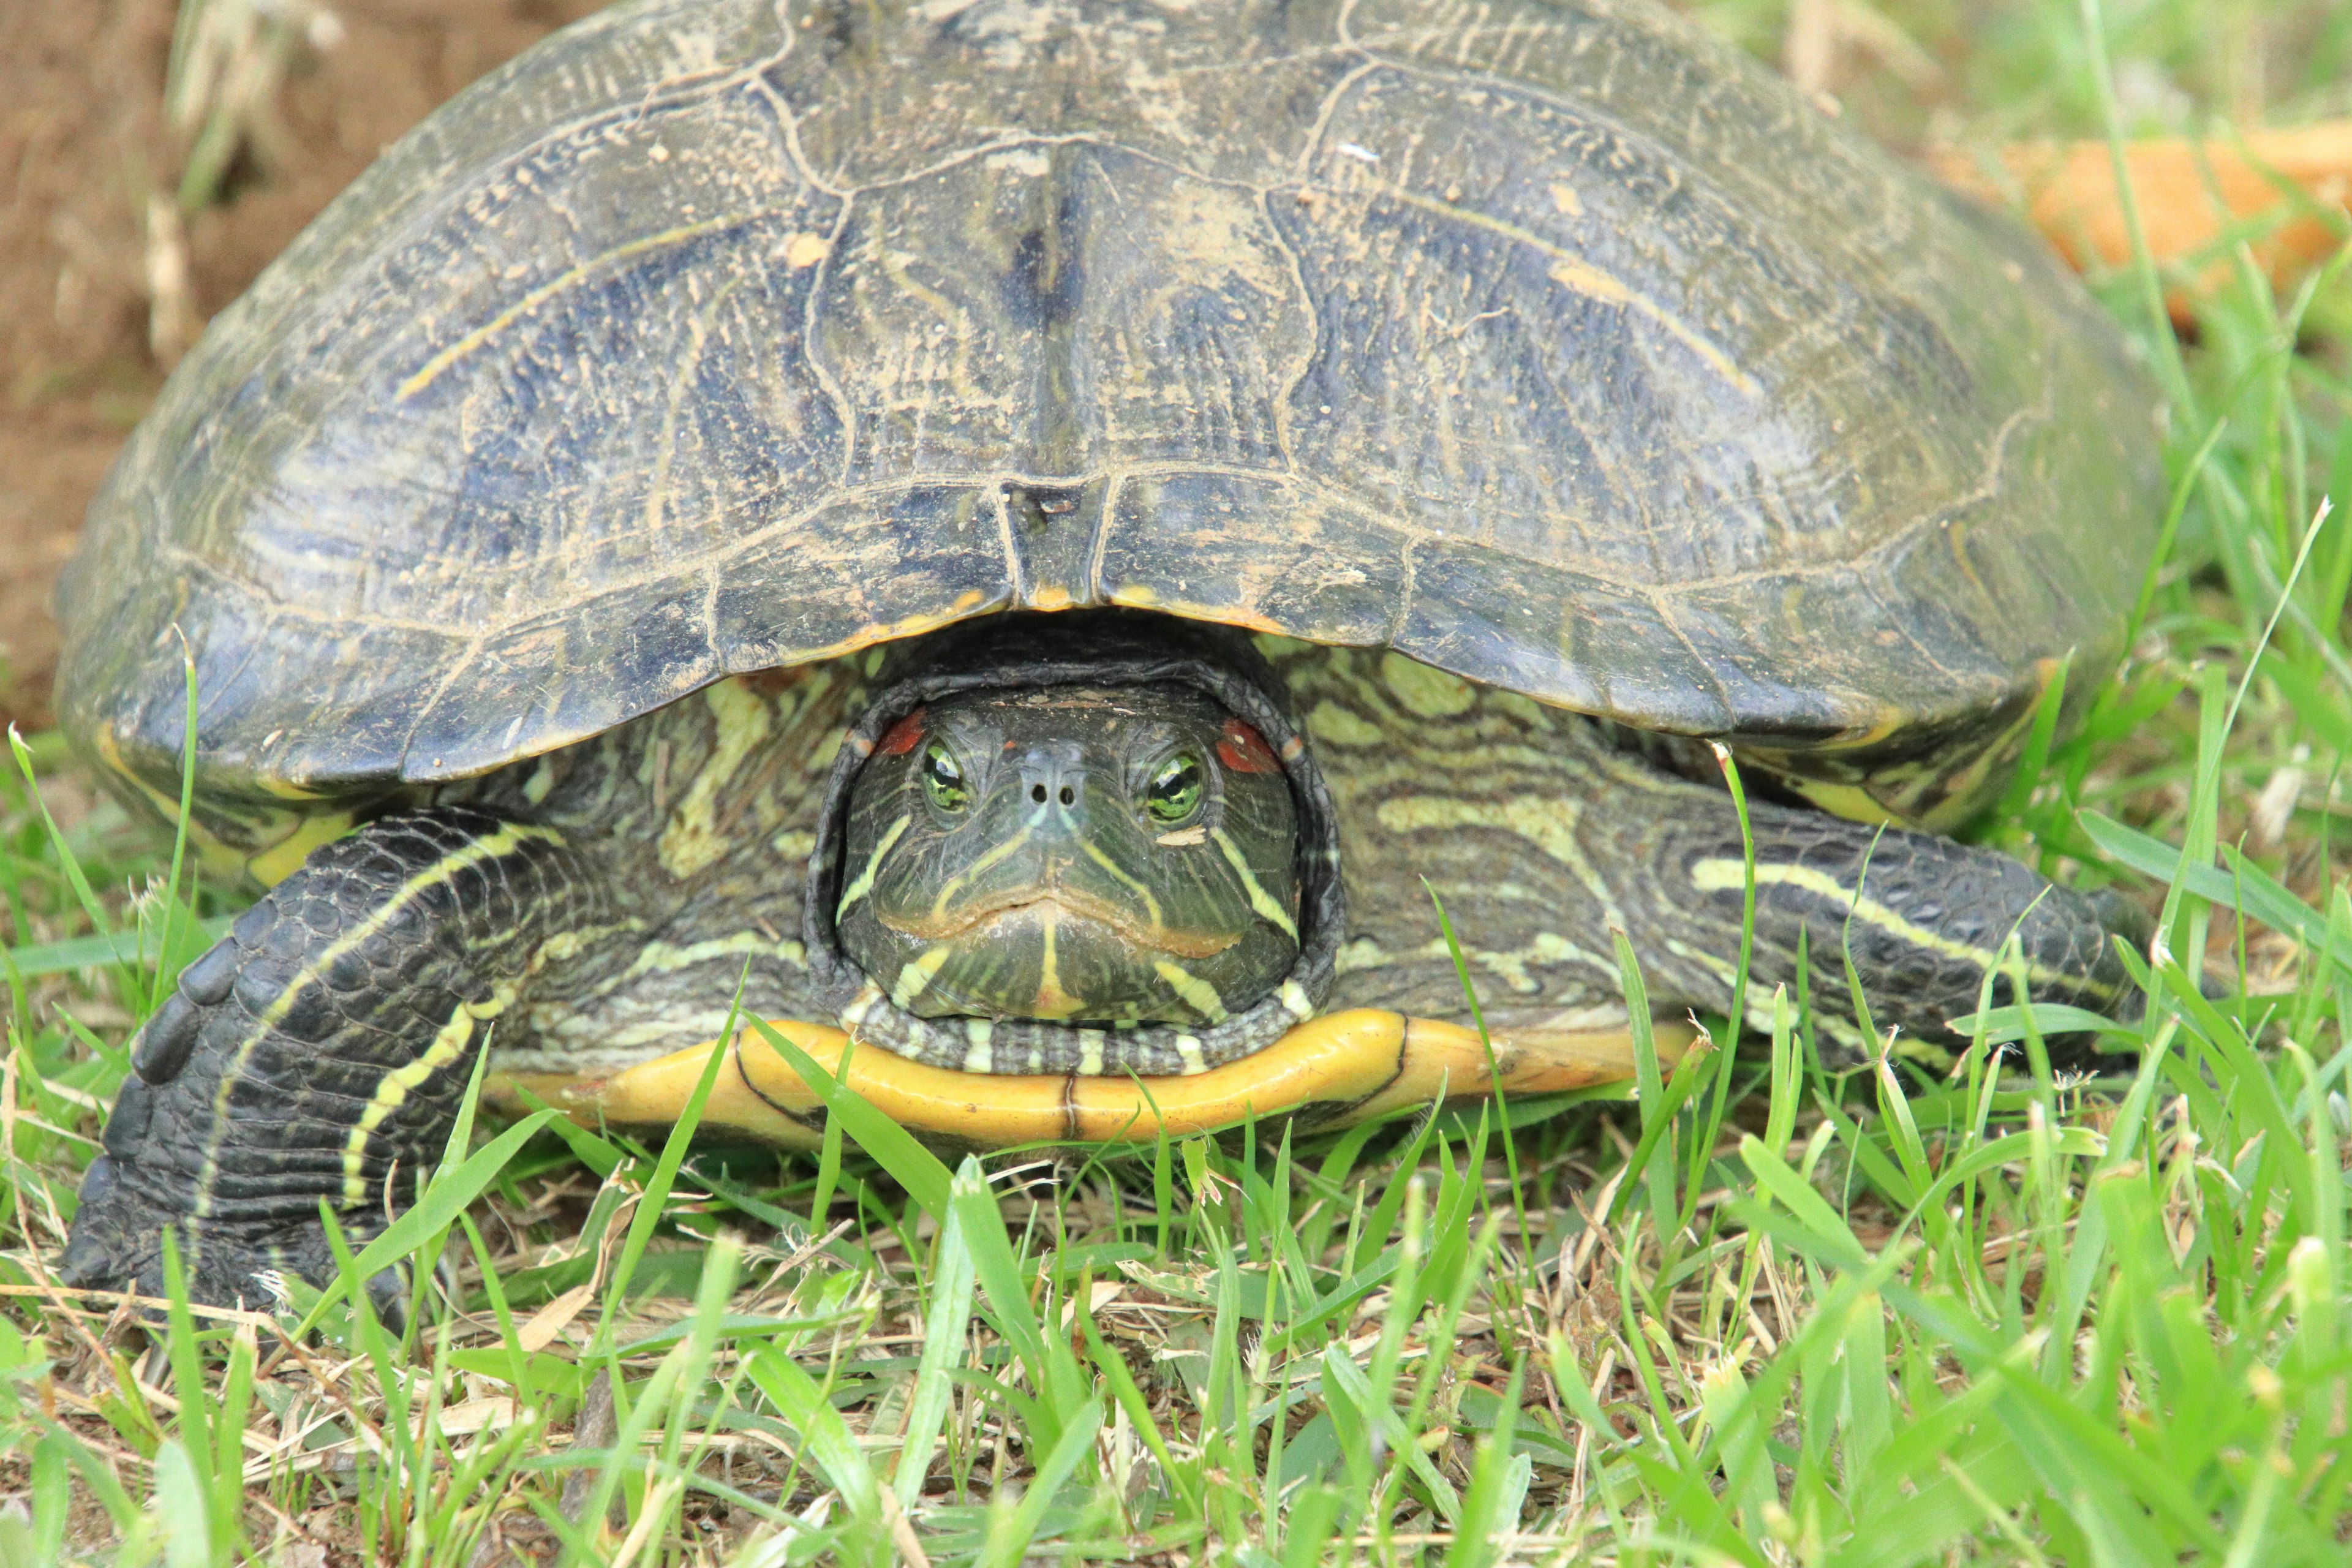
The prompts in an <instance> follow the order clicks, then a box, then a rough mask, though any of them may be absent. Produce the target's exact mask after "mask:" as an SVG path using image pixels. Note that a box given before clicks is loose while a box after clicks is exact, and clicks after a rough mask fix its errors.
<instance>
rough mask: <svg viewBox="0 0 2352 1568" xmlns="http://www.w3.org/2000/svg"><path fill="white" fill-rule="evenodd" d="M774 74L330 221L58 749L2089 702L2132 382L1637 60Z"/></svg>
mask: <svg viewBox="0 0 2352 1568" xmlns="http://www.w3.org/2000/svg"><path fill="white" fill-rule="evenodd" d="M803 16H804V19H805V20H806V21H807V22H808V23H809V24H810V25H808V26H798V25H797V19H790V20H793V24H794V25H787V22H788V18H786V17H785V16H783V15H782V12H781V11H780V9H779V8H777V7H775V6H772V5H769V4H767V3H766V0H756V3H755V0H690V3H688V0H669V3H658V4H644V3H640V4H636V5H622V6H619V7H616V8H615V9H614V10H613V11H611V12H607V13H604V14H603V15H601V16H598V17H597V18H595V19H594V21H593V23H592V24H590V25H588V26H583V27H580V28H574V29H568V30H566V31H565V32H564V33H562V34H561V35H558V36H557V37H554V38H551V40H549V41H548V42H547V43H546V44H545V45H543V46H541V47H540V48H538V49H535V50H533V51H531V52H530V53H529V54H527V55H525V56H523V57H520V58H518V59H517V60H516V61H514V62H513V63H511V64H510V65H509V66H508V67H507V68H503V69H502V70H501V71H499V72H498V73H496V74H494V75H493V76H492V77H491V78H489V79H486V80H485V81H484V82H483V83H481V84H479V85H478V86H477V87H476V88H474V89H469V90H468V91H467V92H466V93H465V94H463V95H461V96H460V98H459V99H457V100H455V101H453V102H452V103H451V104H450V105H448V106H446V108H445V109H444V110H441V111H440V112H438V113H436V115H435V116H433V117H432V118H431V119H430V120H428V121H426V122H425V124H424V125H423V126H421V127H420V128H419V129H418V130H417V131H416V132H414V133H413V134H412V135H411V136H409V137H408V138H406V139H404V141H403V142H401V143H399V144H398V145H397V146H396V147H395V148H394V150H392V151H391V152H390V153H388V154H387V155H386V156H385V158H384V159H383V160H382V161H381V162H380V163H379V164H378V165H377V166H376V167H375V168H374V169H373V170H372V171H371V172H370V173H369V174H366V175H365V176H363V177H362V179H361V181H360V182H358V183H357V184H355V185H354V186H353V187H352V191H350V192H349V193H347V194H346V195H344V196H343V197H342V198H341V199H339V200H338V202H337V203H336V204H335V205H333V206H332V207H331V209H330V210H329V212H328V213H327V214H326V215H324V216H322V217H321V218H320V221H319V222H318V223H317V224H315V225H314V226H312V227H311V229H310V230H309V231H307V232H306V233H305V235H304V236H303V237H302V238H301V239H300V240H299V241H298V242H297V243H296V244H295V246H294V247H291V248H290V249H289V252H288V254H287V255H286V256H285V257H284V258H281V260H280V261H279V262H278V263H277V264H276V265H275V266H274V267H273V268H271V269H270V270H269V271H268V273H267V274H265V276H264V278H263V279H261V281H260V282H259V283H257V285H256V287H255V289H253V291H252V292H251V293H250V294H249V295H248V296H247V299H246V300H243V301H241V302H239V303H238V304H237V305H236V306H234V307H232V308H231V309H230V310H227V311H226V312H224V313H223V315H222V317H221V318H220V319H219V320H218V321H215V325H214V327H213V330H212V331H210V332H208V333H207V335H206V337H205V341H204V342H203V343H202V344H201V345H200V346H199V347H198V349H197V351H196V352H195V353H194V354H192V355H191V356H190V358H189V360H188V361H187V363H185V364H184V365H183V367H182V368H181V370H180V371H179V372H178V373H177V374H175V375H174V377H173V381H172V382H171V384H169V385H168V386H167V388H166V389H165V392H164V394H163V396H162V397H161V399H160V400H159V402H158V405H157V407H156V410H155V413H154V415H153V416H152V417H151V419H150V420H149V421H148V423H147V424H146V425H145V426H142V430H141V431H140V432H139V433H138V434H137V435H136V436H135V437H134V438H133V440H132V441H131V445H130V446H129V447H128V448H127V449H126V452H125V454H124V457H123V458H122V459H121V463H120V464H119V465H118V467H117V468H116V470H115V472H114V475H113V476H112V478H111V479H110V482H109V484H108V486H107V488H106V489H105V490H104V491H103V493H102V494H101V495H100V499H99V500H98V501H97V503H96V504H95V505H94V507H93V509H92V513H91V524H90V528H89V532H88V538H87V541H86V543H85V545H84V549H83V553H82V555H81V556H80V557H79V560H78V562H77V563H76V564H75V565H74V567H73V568H72V569H71V571H70V572H69V574H68V579H67V581H66V584H65V586H64V588H63V591H62V595H63V619H64V622H65V625H66V628H67V637H68V643H67V649H66V653H65V656H64V659H63V663H62V667H61V673H60V677H59V686H58V696H59V702H60V707H61V710H62V711H63V715H64V717H65V719H66V721H67V722H68V724H69V725H71V726H72V727H74V728H75V729H76V730H78V731H81V732H83V733H85V734H89V735H97V736H102V737H103V739H104V745H103V746H101V748H100V749H101V750H102V751H109V752H110V754H112V755H115V756H119V757H120V758H121V762H122V764H123V766H125V767H126V768H127V769H129V770H130V771H131V772H132V773H135V774H138V775H139V776H141V777H142V778H149V779H154V780H162V781H166V782H169V781H172V780H175V779H176V776H177V772H178V763H177V753H178V751H179V747H180V742H181V736H180V732H179V731H180V725H181V714H182V711H183V709H184V695H183V685H182V675H181V667H180V658H179V650H178V645H177V642H176V640H175V639H173V638H172V637H169V635H168V634H169V630H170V628H171V627H172V626H179V627H181V628H182V629H183V630H184V632H185V633H186V634H187V636H188V638H189V646H190V648H191V650H192V653H193V655H194V661H195V666H196V671H197V679H198V685H199V695H200V700H201V703H202V719H201V725H200V764H201V771H202V773H203V785H202V789H203V792H204V793H205V795H206V796H207V798H215V797H218V798H224V799H226V798H228V797H231V796H238V797H240V798H242V797H243V796H251V795H257V793H267V790H266V787H265V786H267V785H268V784H271V783H273V782H277V783H295V784H300V785H301V786H302V787H304V788H305V789H306V790H311V791H314V792H315V793H317V794H319V795H323V796H332V795H336V794H337V793H338V792H350V791H358V790H362V789H367V788H381V787H387V786H390V785H392V784H398V783H403V782H425V781H431V780H436V779H443V778H450V777H456V776H461V775H463V774H466V773H478V772H480V771H482V770H484V769H487V768H490V767H495V766H498V765H499V764H501V763H506V762H509V761H512V760H514V759H516V758H518V757H520V756H526V755H530V754H533V753H536V752H544V751H547V750H550V749H551V748H553V747H556V746H559V745H562V744H564V743H566V742H571V741H572V740H576V739H578V738H580V737H582V736H583V735H586V734H590V733H593V732H595V731H599V730H602V729H604V728H606V727H609V726H611V725H613V724H615V723H618V722H621V721H625V720H627V719H629V718H632V717H634V716H635V715H637V714H639V713H642V712H645V711H647V710H650V709H652V708H654V707H656V706H658V705H660V704H661V703H663V702H667V701H669V700H675V699H676V698H677V697H678V696H681V695H683V694H685V693H686V692H688V691H690V690H693V689H696V688H698V687H699V686H702V685H705V684H707V683H708V682H709V681H711V680H714V679H719V678H720V677H721V676H723V675H726V674H728V673H730V672H742V671H748V670H753V669H759V668H768V667H772V666H776V665H782V664H791V663H793V662H796V661H801V660H805V659H810V658H820V657H824V656H825V655H828V654H832V653H837V652H841V651H845V650H846V649H849V648H853V647H860V646H864V645H866V644H869V643H872V642H875V641H878V640H885V639H887V638H890V637H902V636H907V635H911V634H912V633H913V632H914V631H918V630H920V629H922V628H924V627H927V626H934V625H938V624H942V623H943V622H945V621H948V620H951V619H954V618H957V617H960V616H970V615H978V614H984V613H987V612H989V611H992V610H995V609H1001V608H1008V607H1019V606H1032V607H1061V606H1067V605H1086V604H1101V603H1109V602H1120V603H1129V604H1152V605H1159V606H1160V607H1162V608H1167V609H1171V610H1173V611H1175V612H1177V613H1180V614H1185V615H1193V616H1203V617H1207V618H1212V619H1216V620H1222V621H1227V622H1231V623H1233V624H1236V625H1242V626H1251V627H1254V628H1256V629H1260V630H1265V631H1275V632H1281V633H1286V634H1288V635H1291V636H1296V637H1304V638H1307V639H1310V640H1316V641H1324V642H1333V643H1346V644H1360V645H1387V646H1391V647H1395V648H1397V649H1398V650H1400V651H1402V652H1404V653H1406V654H1409V655H1411V656H1412V657H1413V658H1419V659H1421V660H1423V661H1424V662H1426V663H1429V664H1432V665H1434V666H1437V667H1440V668H1444V669H1447V670H1450V671H1453V672H1454V673H1455V674H1458V675H1460V676H1463V677H1465V678H1468V679H1475V680H1479V681H1483V682H1487V683H1490V684H1493V685H1496V686H1501V687H1505V688H1507V689H1512V690H1515V691H1517V692H1521V693H1524V694H1526V695H1528V696H1531V697H1534V698H1537V699H1539V700H1544V701H1547V702H1551V703H1557V704H1560V705H1564V706H1568V707H1573V708H1578V709H1582V710H1588V711H1591V712H1594V713H1598V714H1601V715H1603V716H1605V717H1609V718H1612V719H1615V720H1619V721H1623V722H1625V723H1628V724H1633V725H1636V726H1640V727H1643V728H1646V729H1652V730H1660V731H1672V732H1675V733H1679V734H1685V735H1693V736H1706V737H1714V738H1722V739H1726V740H1728V741H1731V742H1745V743H1748V744H1750V745H1755V746H1767V747H1778V748H1780V750H1781V751H1782V752H1785V753H1786V755H1787V756H1788V758H1790V759H1791V761H1790V765H1791V766H1793V767H1797V768H1799V769H1800V770H1801V769H1802V768H1804V767H1806V766H1809V765H1811V763H1809V762H1808V761H1807V759H1809V758H1811V757H1815V756H1817V755H1825V754H1828V753H1831V752H1835V753H1837V754H1838V755H1839V758H1840V760H1839V761H1838V763H1836V765H1835V767H1834V768H1831V769H1830V771H1832V772H1838V773H1841V776H1843V773H1846V772H1852V771H1855V770H1860V771H1862V772H1864V773H1866V772H1867V770H1868V769H1869V768H1870V767H1871V766H1872V765H1874V761H1873V759H1874V758H1879V759H1881V760H1884V761H1885V762H1886V763H1887V764H1888V765H1893V764H1894V763H1895V762H1896V761H1898V760H1900V759H1899V758H1898V757H1897V752H1903V754H1904V755H1905V756H1908V755H1911V754H1912V753H1913V752H1916V748H1917V744H1918V743H1921V739H1922V738H1923V737H1926V738H1929V739H1930V740H1932V742H1933V743H1935V744H1938V745H1945V746H1958V745H1961V744H1963V743H1965V742H1966V740H1967V738H1968V737H1971V736H1977V735H1979V734H1980V733H1983V732H1994V733H2000V734H2005V733H2007V728H2006V725H2007V720H2006V718H2002V719H2001V720H2000V724H1998V725H1995V726H1994V730H1993V731H1986V723H1985V722H1984V721H1986V719H1987V716H1988V715H1991V716H1996V717H1998V716H2002V715H2008V714H2011V713H2013V712H2014V711H2015V710H2016V705H2017V703H2018V702H2019V701H2020V700H2030V694H2031V693H2032V692H2034V691H2038V690H2039V689H2040V687H2039V682H2040V679H2041V677H2040V676H2039V675H2038V674H2037V673H2036V672H2037V671H2039V670H2040V669H2042V668H2044V666H2045V665H2046V664H2047V663H2048V661H2050V660H2052V659H2055V658H2065V657H2068V656H2069V654H2070V653H2071V654H2072V655H2073V657H2074V658H2075V660H2076V665H2075V668H2076V671H2077V673H2078V675H2080V674H2082V673H2084V672H2086V671H2087V670H2088V669H2089V668H2092V667H2094V666H2098V665H2103V664H2104V663H2105V660H2107V659H2108V658H2112V657H2113V655H2114V653H2115V652H2116V648H2115V639H2116V636H2117V635H2118V633H2119V629H2120V627H2121V625H2122V623H2123V620H2124V618H2125V612H2126V609H2127V601H2128V596H2129V595H2130V593H2131V592H2132V590H2133V589H2134V588H2135V587H2136V586H2137V583H2138V581H2139V577H2140V574H2141V571H2142V568H2143V567H2144V564H2145V563H2146V561H2147V556H2148V553H2149V551H2150V549H2151V548H2152V545H2153V541H2154V534H2155V527H2156V522H2157V521H2158V517H2159V515H2160V510H2161V492H2160V477H2159V475H2158V468H2157V464H2156V460H2155V441H2154V434H2153V427H2152V422H2151V420H2150V418H2149V414H2150V411H2151V409H2152V406H2153V402H2154V399H2153V395H2152V393H2151V392H2150V390H2149V387H2148V384H2147V381H2146V379H2145V378H2144V377H2143V376H2142V375H2141V374H2140V373H2139V372H2138V371H2137V369H2136V368H2134V366H2133V365H2132V364H2131V363H2129V362H2128V361H2127V359H2126V356H2125V355H2124V353H2123V352H2122V348H2121V345H2120V342H2118V340H2117V339H2116V334H2115V333H2114V332H2113V331H2112V329H2111V328H2109V327H2108V326H2107V325H2106V324H2105V322H2104V321H2103V320H2102V319H2100V318H2099V317H2098V316H2097V315H2096V313H2095V310H2094V309H2093V307H2092V306H2091V304H2090V303H2089V301H2088V300H2087V299H2086V298H2085V297H2084V295H2083V294H2082V292H2081V290H2080V289H2078V288H2077V287H2076V286H2075V285H2074V283H2073V282H2072V281H2071V280H2070V279H2066V278H2065V277H2063V275H2062V273H2061V271H2060V270H2059V268H2057V266H2056V264H2055V263H2054V261H2053V259H2052V258H2050V257H2049V256H2047V255H2046V254H2044V253H2043V252H2042V250H2041V249H2040V248H2039V247H2037V246H2035V245H2034V244H2033V243H2032V242H2031V241H2029V240H2026V239H2024V238H2022V237H2020V236H2018V235H2017V234H2015V233H2013V232H2012V231H2011V229H2009V228H2008V227H2007V226H2005V225H2004V224H2002V223H2000V222H1999V221H1997V220H1995V219H1992V218H1990V217H1989V216H1985V215H1982V214H1979V213H1976V212H1975V211H1973V210H1972V209H1970V208H1968V207H1967V206H1966V205H1963V204H1961V203H1959V202H1958V201H1957V200H1955V199H1953V198H1950V197H1948V196H1946V195H1941V194H1939V193H1937V192H1934V191H1931V190H1929V189H1928V188H1927V187H1926V186H1925V185H1924V184H1922V183H1921V182H1920V181H1919V180H1918V179H1916V177H1915V176H1913V175H1911V174H1908V173H1906V171H1904V170H1902V169H1900V168H1898V167H1897V166H1895V164H1894V163H1891V162H1890V161H1889V160H1887V159H1886V158H1885V156H1884V155H1883V154H1882V153H1878V152H1877V151H1876V150H1874V149H1873V148H1870V147H1869V146H1867V145H1866V144H1865V143H1864V142H1862V141H1861V140H1860V139H1859V138H1858V137H1857V136H1856V135H1855V134H1854V133H1853V132H1851V131H1850V130H1848V129H1847V128H1845V127H1843V126H1841V125H1837V124H1834V123H1832V122H1830V121H1826V120H1825V119H1823V118H1822V116H1820V115H1819V114H1818V113H1817V112H1815V111H1814V110H1812V109H1811V107H1810V106H1809V105H1807V104H1806V103H1804V102H1803V101H1802V100H1801V99H1800V98H1799V97H1798V96H1797V95H1796V94H1795V93H1794V92H1793V91H1791V90H1790V89H1788V88H1787V86H1786V85H1785V84H1784V83H1781V82H1779V81H1777V80H1776V79H1773V78H1771V77H1770V76H1769V73H1767V72H1764V71H1763V70H1761V69H1760V68H1756V67H1754V66H1753V65H1752V64H1750V63H1749V62H1747V61H1745V60H1742V59H1740V58H1738V57H1736V56H1735V55H1733V54H1732V53H1731V52H1730V51H1728V50H1727V49H1725V48H1722V47H1719V46H1717V45H1716V44H1714V43H1713V42H1711V41H1709V40H1708V39H1706V37H1704V35H1703V34H1701V33H1700V32H1699V31H1697V30H1696V28H1695V27H1693V26H1690V25H1689V24H1687V23H1685V22H1684V21H1682V20H1680V19H1677V18H1675V17H1674V16H1670V15H1668V14H1667V13H1665V12H1664V11H1662V10H1659V9H1656V8H1654V7H1652V6H1649V5H1637V4H1632V3H1630V0H1580V3H1570V4H1561V5H1538V4H1535V3H1534V0H1525V3H1514V4H1505V5H1500V6H1496V7H1489V8H1486V9H1483V10H1480V11H1477V12H1475V13H1458V14H1457V13H1452V12H1446V13H1440V12H1436V11H1433V10H1431V9H1429V8H1427V7H1425V6H1423V5H1415V4H1409V3H1407V0H1360V3H1357V4H1353V5H1343V4H1341V3H1340V0H1314V3H1307V4H1293V5H1276V4H1274V3H1273V0H1262V3H1261V0H1249V3H1247V4H1241V5H1217V6H1191V7H1174V6H1158V5H1146V4H1143V3H1141V0H1132V3H1124V4H1122V3H1112V0H1106V3H1102V4H1087V5H1079V4H1075V3H1068V4H1066V3H1062V0H977V3H975V4H971V5H962V6H958V7H953V8H947V7H938V6H927V5H911V6H910V5H872V6H868V5H817V6H814V7H812V8H809V9H807V10H806V11H805V12H804V14H803ZM2094 686H2095V681H2092V680H2089V679H2075V680H2070V684H2069V687H2068V692H2069V700H2070V702H2072V701H2074V697H2075V694H2076V693H2077V692H2088V691H2089V690H2091V689H2093V687H2094ZM1889 715H1893V716H1894V718H1893V720H1892V721H1890V720H1889ZM1906 727H1907V728H1906ZM1874 747H1875V748H1877V750H1876V751H1874V750H1873V749H1872V748H1874ZM1906 747H1907V748H1909V751H1905V748H1906ZM1823 766H1824V767H1827V766H1828V764H1823Z"/></svg>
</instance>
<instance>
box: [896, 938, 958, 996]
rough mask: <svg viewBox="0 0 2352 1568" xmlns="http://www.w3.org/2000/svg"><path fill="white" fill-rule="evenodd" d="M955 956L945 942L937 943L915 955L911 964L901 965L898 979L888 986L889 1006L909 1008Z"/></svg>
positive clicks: (951, 948)
mask: <svg viewBox="0 0 2352 1568" xmlns="http://www.w3.org/2000/svg"><path fill="white" fill-rule="evenodd" d="M954 956H955V949H954V948H953V947H952V946H950V944H948V943H947V942H937V943H934V944H933V945H932V946H930V947H929V948H927V949H925V950H924V951H923V952H921V953H919V955H917V957H916V958H915V961H914V962H913V963H908V964H905V965H903V966H902V967H901V968H900V969H899V971H898V979H897V980H896V981H895V982H893V983H892V984H891V986H890V1005H892V1006H894V1007H911V1006H913V1005H915V998H916V997H918V996H920V995H921V994H923V993H924V992H926V991H929V989H930V988H931V981H932V978H933V977H934V976H936V975H937V974H938V973H939V972H940V967H941V966H942V965H944V964H945V963H947V961H948V960H949V959H950V958H953V957H954Z"/></svg>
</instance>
